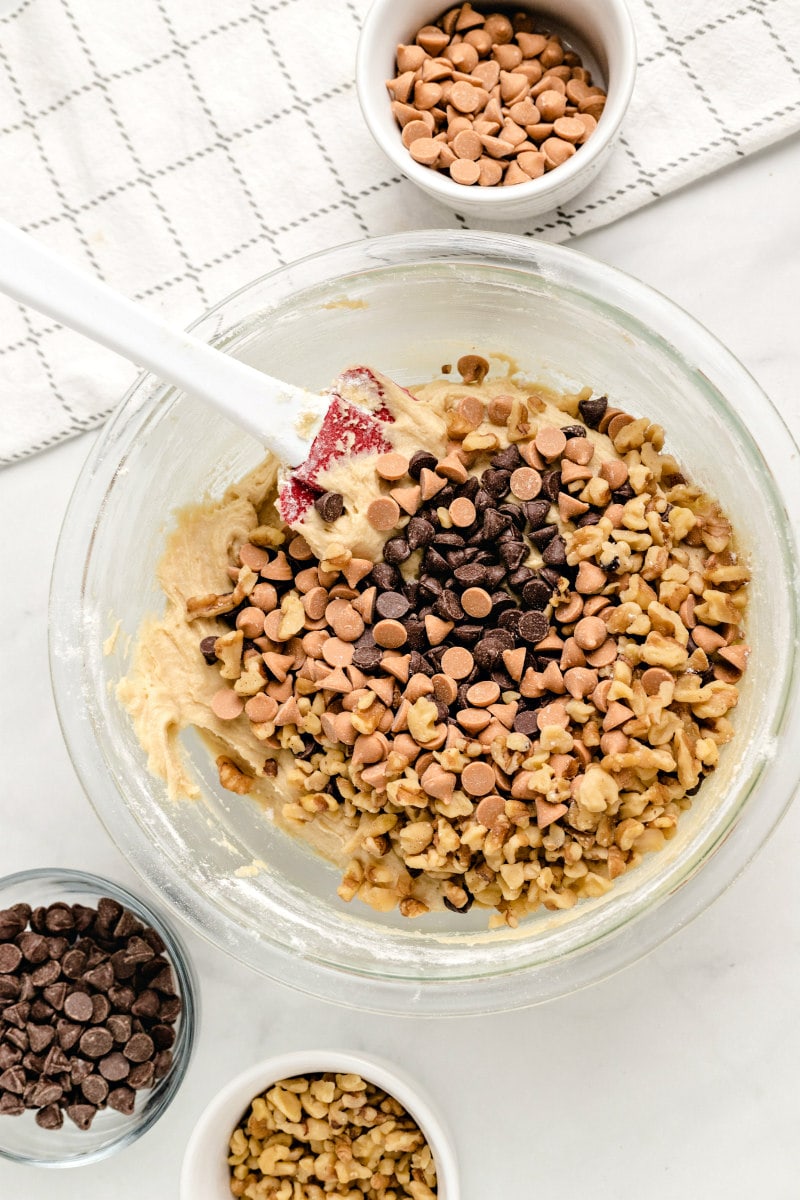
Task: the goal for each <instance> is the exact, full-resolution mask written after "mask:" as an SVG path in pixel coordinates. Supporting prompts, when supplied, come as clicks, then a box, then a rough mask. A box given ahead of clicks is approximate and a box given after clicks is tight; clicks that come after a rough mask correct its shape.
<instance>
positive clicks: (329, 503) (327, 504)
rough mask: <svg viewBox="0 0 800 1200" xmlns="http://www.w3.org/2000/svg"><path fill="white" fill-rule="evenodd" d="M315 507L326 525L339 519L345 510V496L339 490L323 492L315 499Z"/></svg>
mask: <svg viewBox="0 0 800 1200" xmlns="http://www.w3.org/2000/svg"><path fill="white" fill-rule="evenodd" d="M314 508H315V509H316V510H317V512H318V513H319V515H320V516H321V517H322V519H323V521H324V522H325V523H326V525H330V524H332V523H333V522H334V521H338V520H339V517H340V516H341V515H342V513H343V512H344V496H342V495H341V494H340V493H339V492H323V493H322V495H321V496H318V497H317V499H316V500H315V501H314Z"/></svg>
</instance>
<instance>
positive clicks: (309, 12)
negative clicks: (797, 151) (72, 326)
mask: <svg viewBox="0 0 800 1200" xmlns="http://www.w3.org/2000/svg"><path fill="white" fill-rule="evenodd" d="M398 3H402V0H398ZM367 5H368V0H17V2H14V0H0V213H1V214H2V216H3V217H5V218H6V219H8V220H10V221H13V222H14V223H16V224H17V225H19V226H21V227H22V228H23V229H25V230H27V231H28V232H30V233H32V234H33V235H34V236H35V237H37V238H40V239H41V240H42V241H43V242H46V243H47V244H48V245H50V246H52V247H53V248H54V249H56V250H58V251H59V252H60V253H61V254H63V255H65V256H66V257H68V258H70V259H73V260H74V261H75V262H77V263H80V264H82V265H83V266H84V267H85V268H87V269H88V270H89V271H91V272H93V273H95V274H97V275H100V276H102V277H103V278H104V279H106V280H107V281H108V282H109V283H110V284H111V285H112V286H114V287H116V288H119V289H121V290H122V291H123V292H125V293H127V294H128V295H130V296H133V297H136V298H137V299H139V300H142V301H143V302H144V303H145V304H149V305H152V306H153V307H154V308H155V309H157V310H159V311H161V312H162V313H163V314H164V315H165V316H167V317H168V318H169V319H170V320H171V321H173V322H174V323H175V324H177V325H180V326H183V325H186V324H188V323H189V322H190V321H191V320H193V319H194V318H195V317H197V316H199V315H200V313H201V312H202V311H203V310H204V309H206V308H208V307H209V306H210V305H211V304H212V303H213V302H215V301H217V300H219V299H221V298H222V297H224V296H225V295H226V294H228V293H229V292H231V291H233V290H234V289H236V288H237V287H239V286H240V285H242V284H244V283H246V282H247V281H248V280H250V279H253V278H255V277H256V276H258V275H262V274H264V273H265V272H267V271H269V270H270V269H271V268H273V267H277V266H279V265H280V264H282V263H287V262H289V261H291V260H292V259H294V258H297V257H299V256H300V255H303V254H307V253H309V252H310V251H313V250H318V249H321V248H323V247H325V246H330V245H334V244H336V243H338V242H346V241H351V240H352V239H354V238H362V237H365V236H374V235H378V234H384V233H390V232H395V231H398V230H403V229H412V228H419V227H422V226H439V227H447V226H456V227H470V226H474V225H479V224H481V223H480V222H475V221H472V220H467V219H465V218H462V217H458V216H455V215H453V214H451V213H449V212H448V211H447V210H445V209H443V208H441V207H439V206H438V205H436V204H435V203H433V202H432V201H429V200H428V199H427V198H426V197H424V196H423V195H422V194H421V193H420V192H418V191H417V189H416V188H414V187H413V186H412V185H411V184H409V183H408V182H406V181H404V180H402V179H401V178H400V177H398V176H397V174H396V173H395V171H394V169H393V167H392V165H391V164H390V163H389V162H388V161H387V160H386V159H385V158H384V157H383V155H382V154H381V152H380V151H379V150H378V149H377V147H376V146H375V145H374V144H373V142H372V139H371V137H370V135H369V133H368V131H367V129H366V127H365V125H364V122H363V120H362V118H361V114H360V111H359V108H358V104H357V101H356V97H355V88H354V82H353V70H354V67H353V61H354V53H355V45H356V40H357V37H358V31H359V25H360V22H361V18H362V16H363V13H364V12H365V11H366V8H367ZM631 6H632V9H633V14H634V20H635V23H636V31H637V35H638V44H639V74H638V78H637V83H636V90H635V94H634V97H633V102H632V104H631V107H630V111H629V113H628V115H627V118H626V120H625V125H624V129H623V136H622V138H621V140H620V142H619V145H618V147H617V149H616V151H615V153H614V155H613V157H612V159H611V161H610V163H609V165H608V166H607V168H606V169H605V170H604V172H603V173H602V175H601V176H600V177H599V178H598V180H597V181H596V182H595V183H594V185H593V186H592V187H591V188H590V189H589V190H588V191H587V192H584V193H583V194H581V195H580V196H578V197H577V198H576V199H575V201H574V202H573V204H572V205H571V206H570V207H569V208H567V209H565V210H564V211H561V210H559V211H558V212H555V213H553V214H550V215H548V216H546V217H544V218H542V219H540V220H538V221H530V222H529V223H527V224H526V225H525V226H521V225H519V224H517V225H515V226H508V227H507V228H510V229H511V230H512V231H514V232H517V233H526V234H529V235H535V236H538V237H543V238H547V239H549V240H552V241H561V240H563V239H565V238H567V237H569V236H570V235H571V234H577V233H583V232H584V231H586V230H588V229H591V228H593V227H595V226H598V225H602V224H605V223H607V222H610V221H613V220H616V219H617V218H618V217H621V216H623V215H624V214H625V213H628V212H631V211H632V210H633V209H636V208H639V207H640V206H642V205H645V204H648V203H650V202H651V201H652V200H655V199H657V198H658V197H659V196H663V195H664V194H665V193H667V192H669V191H672V190H673V189H675V188H678V187H681V186H682V185H684V184H686V183H689V182H690V181H691V180H693V179H696V178H698V177H699V176H701V175H705V174H708V173H709V172H711V171H714V170H716V169H717V168H719V167H722V166H724V165H725V164H727V163H730V162H733V161H735V160H736V158H737V157H740V156H742V155H745V154H748V153H751V152H753V151H755V150H758V149H760V148H761V147H763V146H766V145H767V144H769V143H770V142H774V141H776V140H777V139H779V138H781V137H784V136H786V135H787V134H790V133H792V132H795V131H796V130H798V129H800V0H750V2H749V3H747V2H744V0H703V3H702V4H697V3H694V2H692V0H631ZM442 8H443V9H444V8H445V4H444V3H443V4H442ZM134 377H135V370H134V368H133V367H131V366H130V365H128V364H126V363H125V362H123V361H122V360H120V359H118V358H116V357H115V356H113V355H111V354H110V353H107V352H106V351H104V350H101V349H98V348H97V347H95V346H94V345H93V344H92V343H91V342H89V341H87V340H85V339H83V338H81V337H79V336H78V335H77V334H73V333H72V332H71V331H69V330H65V329H63V328H60V327H59V326H57V325H54V324H53V323H52V322H51V321H48V320H47V319H45V318H43V317H40V316H39V315H38V314H37V313H33V312H30V311H26V310H25V309H23V308H21V307H19V306H17V305H16V304H13V303H11V302H10V301H8V300H7V299H5V298H4V297H0V462H3V463H8V462H12V461H14V460H16V459H19V458H22V457H24V456H25V455H28V454H32V453H34V452H36V451H38V450H43V449H45V448H46V447H48V446H52V445H53V444H54V443H56V442H58V441H61V440H62V439H64V438H67V437H70V436H72V435H74V434H76V433H80V432H82V431H84V430H87V429H90V428H91V427H93V426H95V425H97V424H99V423H100V422H101V421H102V420H103V419H104V418H105V417H106V416H107V415H108V413H109V412H110V411H111V409H112V408H113V407H114V405H115V403H116V402H117V401H118V400H119V398H120V396H121V395H122V393H123V392H124V391H125V389H126V387H127V386H128V385H129V384H130V383H131V381H132V380H133V378H134Z"/></svg>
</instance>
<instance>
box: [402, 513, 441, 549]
mask: <svg viewBox="0 0 800 1200" xmlns="http://www.w3.org/2000/svg"><path fill="white" fill-rule="evenodd" d="M435 534H436V529H435V528H434V526H433V525H432V524H431V522H430V521H426V520H425V518H424V517H412V518H411V520H410V521H409V522H408V525H407V526H406V540H407V542H408V544H409V546H410V548H411V549H412V550H418V549H419V548H420V546H428V545H430V543H431V542H432V541H433V538H434V536H435Z"/></svg>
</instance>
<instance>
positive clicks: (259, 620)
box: [236, 608, 264, 638]
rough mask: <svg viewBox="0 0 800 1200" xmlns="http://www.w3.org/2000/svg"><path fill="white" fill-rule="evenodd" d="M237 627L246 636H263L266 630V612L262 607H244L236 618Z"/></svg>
mask: <svg viewBox="0 0 800 1200" xmlns="http://www.w3.org/2000/svg"><path fill="white" fill-rule="evenodd" d="M236 628H237V629H241V631H242V633H243V634H244V636H245V637H246V638H257V637H261V635H262V633H263V632H264V613H263V611H262V610H261V609H260V608H243V609H242V611H241V612H240V613H239V615H238V617H237V618H236Z"/></svg>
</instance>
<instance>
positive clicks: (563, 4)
mask: <svg viewBox="0 0 800 1200" xmlns="http://www.w3.org/2000/svg"><path fill="white" fill-rule="evenodd" d="M448 7H450V6H449V5H447V4H446V3H444V2H443V0H373V4H372V7H371V8H370V10H369V12H368V13H367V17H366V20H365V21H364V27H363V30H362V32H361V38H360V40H359V44H358V55H357V58H356V86H357V88H358V97H359V100H360V102H361V109H362V112H363V113H364V118H365V120H366V122H367V125H368V126H369V129H370V132H371V133H372V136H373V137H374V138H375V141H376V142H377V143H378V145H379V146H380V147H381V149H382V150H383V151H384V153H385V154H386V155H388V157H389V158H390V159H391V160H392V162H393V163H394V164H395V166H396V167H397V169H398V170H399V171H402V173H403V174H404V175H406V176H407V177H408V178H409V179H410V180H411V181H412V183H415V184H416V185H417V186H418V187H420V188H422V190H423V191H424V192H427V193H428V195H429V196H432V197H433V198H434V200H438V201H440V202H441V203H442V204H445V205H447V207H448V208H452V209H455V210H456V211H457V212H460V213H467V214H469V215H471V216H476V217H485V218H486V219H487V220H492V219H496V220H500V221H513V220H517V219H521V218H525V217H533V216H536V215H538V214H539V213H543V212H550V211H552V210H553V209H556V208H558V207H559V206H560V205H562V204H564V203H566V201H567V200H570V199H571V198H572V197H573V196H574V195H575V194H576V193H577V192H580V191H582V190H583V189H584V188H585V187H586V186H587V185H588V184H590V183H591V182H592V180H593V179H594V178H595V176H596V175H597V174H598V172H599V171H600V169H601V167H602V166H603V164H604V163H605V161H606V159H607V158H608V155H609V153H610V152H611V149H612V147H613V144H614V142H615V140H616V137H617V134H618V132H619V128H620V125H621V123H622V119H623V117H624V116H625V112H626V109H627V107H628V103H629V101H630V98H631V93H632V91H633V83H634V78H635V76H636V37H635V34H634V29H633V21H632V20H631V16H630V13H629V11H628V8H627V5H626V3H625V0H537V2H536V3H535V4H529V3H519V4H517V5H516V6H515V7H517V8H520V9H525V10H530V11H531V12H533V13H534V14H536V15H537V16H539V17H541V19H542V22H543V23H544V24H546V23H547V22H551V23H552V25H553V26H554V27H555V28H556V29H557V30H559V31H561V30H562V29H564V30H565V31H566V33H567V37H568V36H569V32H570V31H572V32H573V33H575V34H577V35H578V39H579V40H580V42H582V43H584V44H585V45H586V46H588V47H589V48H590V49H591V51H592V54H593V56H594V58H595V60H596V62H597V65H598V67H599V68H600V72H601V76H602V80H603V81H604V83H605V84H606V86H607V91H608V102H607V103H606V107H605V110H604V111H603V115H602V117H601V119H600V121H599V122H598V126H597V129H596V130H595V131H594V133H593V134H592V136H591V137H590V138H589V140H588V141H587V142H586V143H585V145H583V146H581V148H580V151H579V152H578V153H577V154H574V155H573V156H572V158H570V159H568V160H567V162H566V163H564V164H563V165H562V166H560V167H557V168H556V169H555V170H554V171H550V172H549V173H548V174H546V175H543V176H542V177H541V178H540V179H532V180H531V182H530V183H519V184H515V185H513V186H512V187H483V188H482V187H477V186H475V187H464V186H463V185H462V184H458V183H454V182H453V180H452V179H450V178H449V176H447V175H444V174H442V173H441V172H440V171H434V170H432V169H431V168H430V167H424V166H422V165H421V164H420V163H417V162H415V161H414V159H413V158H412V157H411V155H410V154H409V152H408V150H406V148H405V146H404V145H403V143H402V141H401V137H400V133H401V131H400V129H399V128H398V126H397V122H396V121H395V119H394V116H393V114H392V110H391V97H390V96H389V93H388V92H387V90H386V80H387V79H391V78H392V76H393V75H394V74H395V54H396V51H397V46H398V44H399V43H404V44H405V43H408V42H411V41H413V38H414V34H415V33H416V31H417V30H418V29H420V28H421V27H422V26H423V25H426V24H432V23H433V22H435V21H436V20H437V19H438V17H440V16H441V14H442V13H443V12H445V11H446V9H447V8H448ZM474 7H476V8H480V9H482V10H484V9H491V8H492V7H494V6H493V5H491V4H481V3H476V4H475V6H474Z"/></svg>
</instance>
